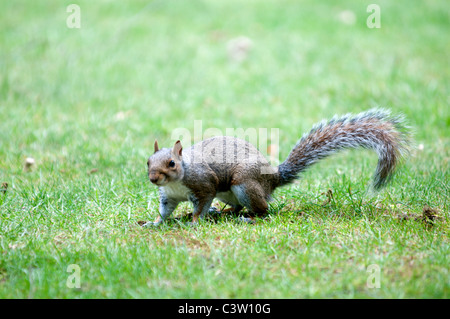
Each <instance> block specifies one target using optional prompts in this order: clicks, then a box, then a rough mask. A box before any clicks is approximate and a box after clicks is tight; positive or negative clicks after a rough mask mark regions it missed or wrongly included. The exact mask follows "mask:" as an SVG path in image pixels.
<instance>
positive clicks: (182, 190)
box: [161, 182, 191, 201]
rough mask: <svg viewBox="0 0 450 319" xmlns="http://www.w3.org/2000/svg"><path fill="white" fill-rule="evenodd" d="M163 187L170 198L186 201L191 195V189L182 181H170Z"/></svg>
mask: <svg viewBox="0 0 450 319" xmlns="http://www.w3.org/2000/svg"><path fill="white" fill-rule="evenodd" d="M161 188H162V189H163V190H164V193H165V194H166V196H167V197H169V198H174V199H178V200H182V201H186V200H188V199H189V195H191V190H190V189H189V188H187V187H186V186H184V185H183V184H182V183H181V182H173V183H169V184H167V185H165V186H162V187H161Z"/></svg>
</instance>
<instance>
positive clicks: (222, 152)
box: [144, 109, 409, 227]
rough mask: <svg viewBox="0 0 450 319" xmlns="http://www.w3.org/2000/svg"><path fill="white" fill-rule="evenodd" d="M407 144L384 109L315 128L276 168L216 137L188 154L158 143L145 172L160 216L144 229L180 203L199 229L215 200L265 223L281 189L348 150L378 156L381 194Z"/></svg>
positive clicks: (244, 146)
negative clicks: (153, 187)
mask: <svg viewBox="0 0 450 319" xmlns="http://www.w3.org/2000/svg"><path fill="white" fill-rule="evenodd" d="M408 141H409V137H408V131H407V128H406V126H405V125H404V124H403V121H402V117H400V116H391V115H390V112H389V111H386V110H383V109H371V110H369V111H367V112H363V113H360V114H358V115H355V116H353V115H351V114H347V115H345V116H342V117H336V116H335V117H334V118H333V119H332V120H330V121H328V122H321V123H319V124H316V125H315V126H314V127H313V128H312V129H311V131H310V132H309V133H307V134H305V135H303V137H302V138H301V139H300V140H299V141H298V142H297V144H296V145H295V146H294V148H293V149H292V151H291V153H290V154H289V155H288V157H287V159H286V160H285V161H284V162H283V163H281V164H280V165H279V166H278V167H272V166H270V164H269V162H268V161H267V160H266V158H265V157H264V156H263V155H262V154H261V153H260V152H259V151H258V150H257V149H256V147H254V146H253V145H251V144H250V143H248V142H246V141H244V140H241V139H238V138H234V137H229V136H220V137H219V136H218V137H212V138H209V139H206V140H204V141H201V142H199V143H197V144H194V145H193V146H192V147H190V148H189V149H187V150H185V151H183V148H182V146H181V143H180V141H177V142H176V143H175V145H174V146H173V148H162V149H160V148H159V145H158V142H157V141H156V140H155V144H154V154H153V155H151V156H150V157H149V159H148V161H147V166H148V176H149V179H150V181H151V182H152V183H153V184H155V185H157V186H158V188H159V193H160V205H159V212H160V216H159V217H158V218H157V219H156V221H155V222H148V223H146V224H145V225H144V226H147V227H148V226H153V225H155V226H156V225H159V224H160V223H161V222H163V221H164V220H165V219H166V218H167V217H168V216H170V214H171V213H172V212H173V211H174V210H175V208H176V207H177V205H178V204H179V203H180V202H182V201H190V202H191V203H192V204H193V206H194V211H193V217H192V222H193V223H194V224H195V223H197V222H198V219H199V218H202V217H204V216H205V214H206V213H208V211H210V208H211V204H212V201H213V199H214V198H218V199H219V200H221V201H222V202H224V203H226V204H228V205H230V207H231V209H230V210H232V211H234V213H238V212H239V211H241V209H242V208H244V207H246V208H247V210H248V212H249V216H250V219H253V217H255V216H259V217H262V216H264V215H265V214H266V213H267V210H268V204H267V203H268V201H269V200H270V199H271V194H272V193H273V191H274V190H275V189H276V188H277V187H280V186H284V185H287V184H289V183H291V182H293V181H294V180H296V179H298V178H299V173H301V172H303V171H305V170H306V169H307V168H308V167H310V166H311V165H312V164H314V163H316V162H318V161H319V160H321V159H323V158H324V157H327V156H329V155H331V154H333V153H336V152H338V151H340V150H343V149H348V148H357V147H362V148H367V149H372V150H374V151H375V152H376V153H377V154H378V165H377V168H376V171H375V174H374V178H373V188H374V189H375V190H378V189H380V188H381V187H383V186H384V185H385V184H386V183H387V182H388V181H389V179H390V178H391V176H392V174H393V172H394V170H395V168H396V166H397V164H398V163H399V161H400V159H401V158H402V157H403V156H404V155H405V154H406V153H408V145H409V142H408ZM246 220H248V219H246Z"/></svg>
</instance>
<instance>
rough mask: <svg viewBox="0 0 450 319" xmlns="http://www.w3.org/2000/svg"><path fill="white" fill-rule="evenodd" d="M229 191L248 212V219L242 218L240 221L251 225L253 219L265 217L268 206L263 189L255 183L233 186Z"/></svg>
mask: <svg viewBox="0 0 450 319" xmlns="http://www.w3.org/2000/svg"><path fill="white" fill-rule="evenodd" d="M231 190H232V192H233V193H234V195H235V196H236V198H237V199H238V200H239V203H240V204H241V205H242V206H245V207H247V209H248V210H249V213H248V217H242V218H241V221H244V222H248V223H253V222H254V219H253V218H254V217H264V216H265V215H267V212H268V208H269V205H268V204H267V200H266V198H265V197H266V196H265V195H264V191H263V189H262V188H261V187H260V186H259V185H258V184H257V183H246V184H240V185H234V186H232V187H231Z"/></svg>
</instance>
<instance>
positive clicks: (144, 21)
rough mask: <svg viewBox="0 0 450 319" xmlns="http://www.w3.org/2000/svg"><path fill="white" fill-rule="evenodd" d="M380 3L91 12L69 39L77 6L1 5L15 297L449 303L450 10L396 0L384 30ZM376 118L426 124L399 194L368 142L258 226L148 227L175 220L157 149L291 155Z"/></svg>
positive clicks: (0, 238)
mask: <svg viewBox="0 0 450 319" xmlns="http://www.w3.org/2000/svg"><path fill="white" fill-rule="evenodd" d="M371 3H372V2H367V3H366V2H361V1H339V3H335V2H334V1H328V2H321V3H320V4H319V3H317V2H314V1H301V2H299V1H256V0H255V1H253V0H251V1H245V3H244V2H242V1H234V0H232V1H172V0H169V1H161V0H159V1H158V0H157V1H152V2H149V1H133V2H131V3H128V2H126V3H125V2H120V3H118V2H117V3H116V2H95V3H94V2H92V1H77V3H76V4H78V5H79V8H80V10H81V15H80V17H81V20H80V21H81V25H80V28H68V27H67V24H66V19H67V18H68V17H69V15H70V14H71V13H68V12H66V8H67V6H68V5H69V2H67V3H64V2H61V1H56V0H55V1H50V0H48V1H33V2H30V1H14V2H10V1H3V2H0V17H1V18H0V30H1V31H0V48H1V50H0V121H1V126H0V128H1V134H0V182H1V183H7V189H6V191H2V192H0V250H1V251H0V298H449V297H450V274H449V263H450V260H449V253H450V252H449V250H450V249H449V237H448V234H449V218H450V216H449V193H450V192H449V155H450V154H449V148H450V134H449V132H450V111H449V88H450V85H449V78H450V69H449V67H448V52H449V51H450V43H449V42H448V41H447V39H446V34H447V33H448V31H449V27H450V22H449V21H450V19H449V18H450V17H449V11H448V5H447V3H446V2H445V1H426V2H420V3H419V2H418V3H414V5H412V4H411V3H410V2H408V1H395V2H392V1H378V2H377V4H378V5H379V7H380V9H381V16H380V17H381V28H369V27H368V26H367V24H366V20H367V18H368V16H369V15H370V14H371V13H370V12H367V11H366V9H367V6H368V5H369V4H371ZM238 37H246V41H247V42H248V43H250V44H249V46H248V48H244V51H245V52H244V55H243V56H242V57H240V56H236V55H233V53H230V51H229V50H230V43H232V41H233V39H236V38H238ZM371 107H385V108H389V109H391V110H392V112H393V113H402V114H404V115H405V118H406V119H407V121H408V123H409V125H410V126H411V127H412V130H413V132H414V140H415V148H414V150H413V152H412V156H411V157H410V158H408V159H407V160H406V161H405V163H404V164H403V165H402V167H401V168H400V169H399V171H398V173H397V175H396V176H395V177H394V179H393V181H392V183H391V184H389V185H388V187H386V189H384V190H383V191H381V192H379V193H371V192H368V186H369V184H370V179H371V176H372V174H373V171H374V169H375V166H376V161H377V159H376V155H375V153H371V152H368V151H363V150H355V151H350V152H345V153H342V154H339V155H337V156H334V157H331V158H328V159H326V160H324V161H322V162H320V163H319V164H317V165H316V166H314V167H312V168H311V170H309V171H308V172H307V173H305V174H304V176H303V178H302V179H301V180H300V181H299V182H298V183H295V184H293V185H291V186H288V187H285V188H283V189H280V190H277V191H276V193H275V195H274V198H275V200H274V201H273V202H272V203H271V207H270V214H269V216H268V217H267V218H266V219H263V220H259V221H258V222H257V223H256V224H255V225H249V224H243V223H240V222H239V221H237V220H236V219H235V218H234V217H232V216H220V217H217V218H215V219H207V220H204V221H202V222H201V223H200V225H199V226H197V227H191V226H189V224H188V221H189V220H188V219H187V218H184V217H183V216H184V215H186V214H187V213H189V212H191V206H190V205H189V204H187V203H186V204H183V205H180V206H179V208H178V209H177V210H176V212H175V214H174V217H175V218H174V219H172V220H170V221H169V222H168V223H166V224H164V225H163V226H162V227H159V228H155V229H144V228H142V227H141V226H140V224H142V221H149V220H154V219H155V218H156V216H158V193H157V189H156V188H155V187H154V186H152V185H151V184H150V182H149V181H148V180H147V176H146V160H147V157H148V156H149V155H150V154H151V153H152V150H153V142H154V139H155V138H157V139H158V141H159V143H160V145H161V146H166V147H169V146H172V145H173V142H174V141H175V138H176V137H174V136H172V134H173V132H174V131H176V130H177V129H180V128H185V129H187V131H189V132H192V138H193V139H195V140H199V139H200V138H201V137H203V136H202V135H201V134H200V136H194V123H195V121H201V124H202V129H203V132H205V131H206V129H208V128H216V129H217V130H219V131H221V132H224V133H225V132H226V129H227V128H243V129H248V128H255V129H257V130H258V129H260V128H263V129H267V130H268V131H269V132H270V130H271V129H278V130H279V138H278V140H276V141H271V143H272V144H275V145H276V146H278V147H279V149H280V160H284V158H285V157H286V156H287V154H288V153H289V151H290V150H291V148H292V146H293V145H294V144H295V143H296V141H297V140H298V139H299V138H300V136H301V135H302V134H303V133H304V132H306V131H308V130H309V129H310V128H311V126H312V125H313V124H314V123H316V122H318V121H320V120H321V119H323V118H331V117H332V116H333V115H334V114H345V113H348V112H353V113H358V112H361V111H364V110H367V109H369V108H371ZM197 123H199V122H197ZM200 133H202V132H200ZM262 151H264V152H265V151H266V150H262ZM27 158H32V159H33V160H34V164H31V165H30V166H29V167H27V165H26V161H27ZM5 188H6V185H4V186H2V189H3V190H4V189H5ZM328 190H331V193H330V192H329V191H328ZM327 194H328V195H327ZM330 194H331V195H330ZM427 206H428V207H430V208H431V209H432V210H433V215H436V216H437V217H436V218H435V219H434V220H433V221H430V220H425V221H423V220H422V219H420V218H419V217H420V216H422V214H423V210H424V207H425V208H426V207H427ZM71 265H75V266H71ZM73 267H75V268H73ZM74 269H75V270H74ZM68 270H69V271H68ZM76 274H79V277H78V278H79V284H80V287H79V288H77V287H76V284H77V280H76V277H74V275H76ZM74 285H75V287H74Z"/></svg>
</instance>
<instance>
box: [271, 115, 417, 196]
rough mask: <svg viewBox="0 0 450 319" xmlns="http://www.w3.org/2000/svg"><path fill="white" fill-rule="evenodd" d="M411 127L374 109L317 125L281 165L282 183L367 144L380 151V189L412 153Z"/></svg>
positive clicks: (376, 185)
mask: <svg viewBox="0 0 450 319" xmlns="http://www.w3.org/2000/svg"><path fill="white" fill-rule="evenodd" d="M408 144H409V138H408V133H407V127H406V126H405V125H404V124H403V118H402V117H400V116H391V115H390V113H389V111H387V110H383V109H371V110H369V111H367V112H364V113H360V114H358V115H354V116H352V115H351V114H347V115H345V116H342V117H340V118H337V117H334V118H333V119H332V120H330V121H329V122H322V123H319V124H317V125H315V126H314V127H313V128H312V130H311V131H310V132H309V133H308V134H305V135H304V136H303V137H302V138H301V139H300V141H298V142H297V144H296V145H295V147H294V148H293V149H292V151H291V153H290V154H289V156H288V158H287V159H286V160H285V161H284V162H283V163H282V164H281V165H280V166H279V167H278V174H279V186H282V185H286V184H289V183H291V182H292V181H294V180H295V179H297V178H298V174H299V173H301V172H303V171H304V170H306V169H307V168H308V167H309V166H311V165H312V164H314V163H316V162H317V161H319V160H320V159H322V158H324V157H326V156H329V155H331V154H334V153H336V152H338V151H340V150H343V149H347V148H357V147H363V148H368V149H373V150H374V151H376V152H377V154H378V165H377V169H376V171H375V175H374V180H373V187H374V188H375V189H380V188H381V187H383V186H384V185H385V184H386V183H387V182H388V181H389V179H390V177H391V176H392V173H393V172H394V170H395V167H396V165H397V164H398V162H399V160H400V159H401V158H402V157H403V156H404V155H405V154H406V153H408Z"/></svg>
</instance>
